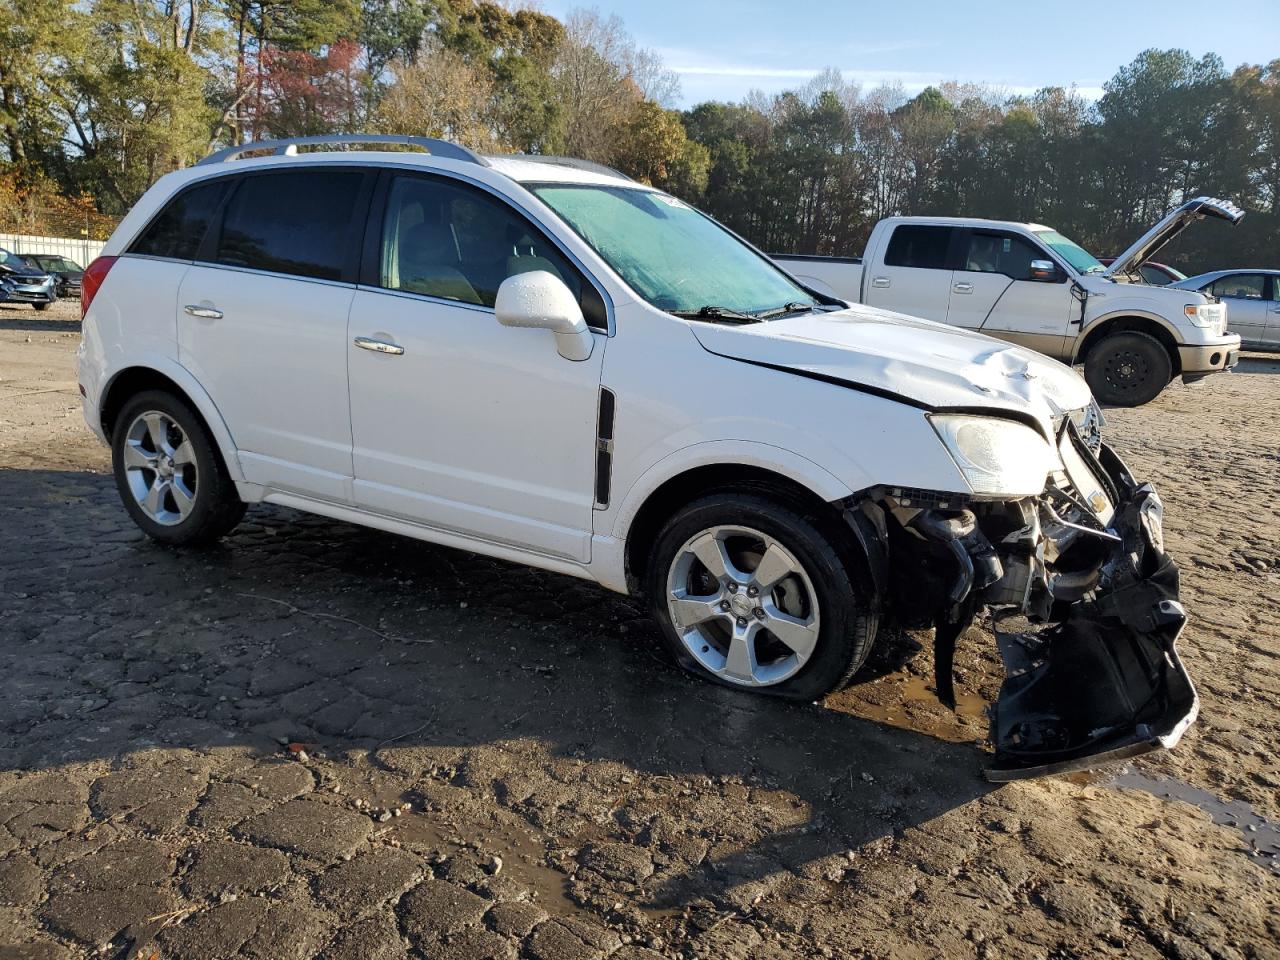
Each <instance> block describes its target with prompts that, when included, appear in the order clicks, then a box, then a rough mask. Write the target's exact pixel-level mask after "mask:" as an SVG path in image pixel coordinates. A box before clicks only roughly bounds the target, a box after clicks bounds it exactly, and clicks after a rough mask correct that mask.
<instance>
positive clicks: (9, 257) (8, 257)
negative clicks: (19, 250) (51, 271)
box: [0, 249, 30, 269]
mask: <svg viewBox="0 0 1280 960" xmlns="http://www.w3.org/2000/svg"><path fill="white" fill-rule="evenodd" d="M0 264H4V265H5V266H6V267H27V268H28V269H29V268H30V265H29V264H28V263H27V261H25V260H23V259H22V258H21V257H20V256H18V255H17V254H16V253H10V252H9V251H8V250H4V249H0Z"/></svg>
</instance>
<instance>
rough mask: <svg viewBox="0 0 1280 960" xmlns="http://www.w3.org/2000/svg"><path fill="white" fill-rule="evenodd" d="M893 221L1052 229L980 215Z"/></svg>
mask: <svg viewBox="0 0 1280 960" xmlns="http://www.w3.org/2000/svg"><path fill="white" fill-rule="evenodd" d="M889 219H890V220H892V221H893V222H894V223H919V224H924V225H926V226H928V225H936V226H945V227H973V226H978V227H991V228H993V229H1004V230H1011V229H1012V230H1052V229H1053V227H1046V226H1045V225H1044V224H1042V223H1023V222H1020V221H1017V220H986V219H983V218H982V217H890V218H889Z"/></svg>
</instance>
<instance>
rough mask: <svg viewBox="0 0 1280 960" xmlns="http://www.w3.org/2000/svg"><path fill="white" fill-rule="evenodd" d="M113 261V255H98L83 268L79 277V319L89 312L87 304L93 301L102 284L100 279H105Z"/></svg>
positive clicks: (114, 260)
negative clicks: (82, 274)
mask: <svg viewBox="0 0 1280 960" xmlns="http://www.w3.org/2000/svg"><path fill="white" fill-rule="evenodd" d="M115 262H116V258H115V257H98V259H96V260H94V261H93V263H91V264H89V266H87V267H85V268H84V276H83V277H81V278H80V319H81V320H83V319H84V318H85V315H86V314H87V313H88V312H89V304H91V303H93V298H94V296H95V295H96V294H97V292H98V288H99V287H101V286H102V281H103V280H105V279H107V272H108V271H109V270H110V269H111V266H112V264H114V263H115Z"/></svg>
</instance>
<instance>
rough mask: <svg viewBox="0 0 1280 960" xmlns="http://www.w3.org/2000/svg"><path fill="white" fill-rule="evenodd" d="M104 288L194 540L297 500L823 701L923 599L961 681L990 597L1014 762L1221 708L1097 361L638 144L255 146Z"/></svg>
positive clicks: (139, 492)
mask: <svg viewBox="0 0 1280 960" xmlns="http://www.w3.org/2000/svg"><path fill="white" fill-rule="evenodd" d="M339 143H340V145H342V146H345V147H346V148H348V149H344V150H337V151H328V152H325V151H320V150H315V151H312V152H309V153H303V154H299V153H298V152H297V147H298V146H299V145H302V146H320V145H323V144H331V145H336V144H339ZM382 143H396V144H399V145H401V146H402V147H403V146H413V147H417V148H421V149H423V150H425V151H427V152H426V153H422V152H417V153H415V152H410V151H406V150H399V151H388V150H376V149H375V148H376V147H377V146H378V145H379V144H382ZM264 152H267V153H270V154H271V155H267V156H258V157H254V158H249V159H243V157H244V156H245V155H246V154H251V153H258V154H261V153H264ZM83 307H84V339H83V344H82V347H81V352H80V357H79V380H80V387H81V391H82V393H83V394H84V398H85V399H84V412H85V417H86V419H87V421H88V423H89V426H90V427H91V428H92V429H93V430H94V431H95V432H96V433H97V434H98V435H99V436H100V437H101V438H102V439H103V440H105V441H106V442H108V443H109V444H110V445H111V448H112V454H113V463H114V469H115V477H116V482H117V485H118V487H119V490H120V495H121V497H122V499H123V501H124V505H125V507H126V508H127V509H128V511H129V513H130V514H131V515H132V517H133V519H134V520H135V521H136V522H137V524H138V525H139V526H140V527H141V528H142V529H143V530H144V531H145V532H146V533H147V534H149V535H150V536H152V537H154V538H155V539H157V540H159V541H162V542H164V543H170V544H188V543H195V542H199V541H207V540H209V539H211V538H215V537H220V536H222V535H223V534H226V533H227V532H228V531H230V530H231V529H232V528H233V527H234V526H235V525H236V523H237V521H238V520H239V519H240V517H241V516H242V514H243V512H244V509H245V504H247V503H261V502H266V503H273V504H280V505H284V506H289V507H294V508H296V509H299V510H305V511H310V512H312V513H317V514H322V515H324V516H327V517H332V518H335V519H338V520H345V521H349V522H352V523H359V524H366V525H368V526H372V527H377V528H379V529H382V530H388V531H392V532H395V533H400V534H404V535H406V536H410V537H418V538H420V539H423V540H429V541H432V542H434V543H439V544H445V545H447V546H452V547H461V548H465V549H468V550H472V551H475V552H478V553H483V554H489V555H491V556H495V557H500V558H503V559H505V560H510V561H516V562H520V563H526V564H530V565H532V566H536V567H542V568H545V569H547V570H554V571H557V572H560V573H567V574H570V575H573V576H577V577H585V578H587V579H591V580H595V581H596V582H597V583H599V584H601V585H602V586H604V587H606V588H608V589H610V590H616V591H618V592H622V593H631V592H643V593H645V594H647V596H648V597H649V598H650V600H651V602H652V608H653V613H654V616H655V618H656V619H657V621H658V622H659V624H660V626H661V629H662V633H663V635H664V636H665V638H666V642H667V644H668V646H669V647H670V649H671V652H672V653H673V654H674V656H675V658H676V659H677V660H678V661H679V662H680V663H681V664H682V665H684V666H685V667H686V668H688V669H689V670H691V671H693V672H694V673H697V674H699V675H702V676H705V677H709V678H712V679H715V680H718V681H720V682H723V683H726V684H729V685H731V686H735V687H739V688H745V689H750V690H756V691H760V692H767V693H774V694H778V695H781V696H785V697H790V698H796V699H813V698H816V697H821V696H822V695H823V694H825V693H827V692H828V691H829V690H831V689H833V688H835V687H836V686H838V685H840V684H842V683H844V682H845V681H847V680H848V679H849V677H850V676H851V675H852V674H853V673H854V671H856V670H857V669H858V667H859V666H860V665H861V664H862V662H863V661H864V660H865V658H866V656H867V653H868V651H869V649H870V647H871V645H872V643H873V642H874V640H875V637H876V632H877V626H878V625H879V624H880V623H882V622H885V621H891V622H893V623H895V624H900V625H906V626H930V625H932V626H935V627H936V634H937V641H936V650H935V658H936V664H937V671H936V672H937V684H938V692H939V694H940V695H941V696H942V698H943V699H944V700H947V701H951V669H950V658H951V651H952V648H953V646H954V643H955V640H956V638H957V637H958V636H959V635H960V634H961V633H962V632H963V630H964V629H965V627H967V626H968V625H969V624H970V623H971V622H972V620H973V619H974V616H975V614H976V613H977V612H980V611H982V610H984V609H989V610H991V611H992V612H993V614H994V615H995V620H994V623H995V626H996V628H997V634H998V636H999V637H1000V639H1001V646H1002V653H1003V655H1004V657H1005V660H1006V663H1007V665H1008V666H1009V668H1010V676H1009V678H1008V679H1007V680H1006V681H1005V684H1004V687H1003V689H1002V691H1001V696H1000V700H999V702H998V703H997V704H996V706H995V708H994V710H993V719H992V726H993V730H992V739H993V742H994V744H995V749H996V758H995V762H994V764H993V765H992V767H991V769H990V770H989V771H988V772H989V775H991V776H993V777H996V778H1005V779H1007V778H1011V777H1014V776H1024V775H1027V774H1028V773H1039V772H1045V771H1050V770H1065V769H1077V768H1081V767H1085V766H1090V765H1092V764H1094V763H1096V762H1097V761H1098V759H1099V758H1100V757H1117V756H1131V755H1133V754H1135V753H1141V752H1143V751H1145V750H1150V749H1155V748H1157V747H1159V746H1166V747H1167V746H1172V745H1173V744H1174V743H1176V742H1177V740H1178V738H1179V737H1180V736H1181V734H1182V732H1183V730H1184V729H1185V728H1186V726H1187V725H1188V724H1189V723H1190V722H1191V721H1192V719H1193V718H1194V715H1195V712H1196V707H1197V701H1196V697H1195V692H1194V690H1193V688H1192V685H1191V682H1190V680H1189V678H1188V677H1187V674H1186V672H1185V670H1184V669H1183V668H1182V665H1181V663H1180V662H1179V660H1178V656H1177V654H1176V652H1175V650H1174V640H1175V639H1176V637H1177V636H1178V633H1179V631H1180V629H1181V627H1182V625H1183V622H1184V619H1185V618H1184V614H1183V612H1182V609H1181V607H1180V606H1179V605H1178V603H1177V599H1176V598H1177V571H1176V568H1175V567H1174V566H1173V564H1172V562H1171V561H1170V560H1169V559H1168V558H1167V557H1166V556H1165V555H1164V553H1163V549H1162V540H1161V531H1160V513H1161V508H1160V501H1159V499H1158V498H1157V497H1156V495H1155V492H1154V491H1153V490H1152V489H1151V488H1150V487H1149V486H1145V485H1143V486H1139V485H1138V484H1137V483H1136V482H1135V481H1134V479H1133V478H1132V477H1131V475H1130V474H1129V472H1128V471H1127V470H1126V469H1125V467H1124V465H1123V464H1122V463H1121V462H1120V460H1119V459H1118V458H1117V456H1116V455H1115V454H1114V453H1113V452H1112V451H1111V450H1110V449H1109V448H1107V447H1106V446H1105V445H1102V444H1101V442H1100V440H1099V438H1098V436H1097V430H1098V427H1099V415H1098V412H1097V407H1096V406H1095V405H1094V404H1093V402H1092V400H1091V398H1090V396H1089V391H1088V389H1087V387H1086V386H1085V385H1084V383H1083V381H1082V380H1081V379H1080V378H1079V377H1078V376H1077V375H1076V374H1075V373H1073V372H1072V371H1071V370H1070V369H1068V368H1066V367H1064V366H1062V365H1060V364H1058V363H1056V362H1054V361H1051V360H1048V359H1046V358H1044V357H1041V356H1038V355H1036V354H1034V353H1031V352H1029V351H1026V350H1024V349H1021V348H1019V347H1014V346H1011V345H1008V344H1005V343H1000V342H997V341H995V340H991V339H988V338H987V337H984V336H981V335H978V334H974V333H969V332H965V331H963V330H957V329H954V328H950V327H946V326H942V325H939V324H934V323H929V322H927V321H921V320H915V319H910V318H907V317H902V316H898V315H895V314H890V313H885V312H883V311H879V310H874V309H870V308H866V307H856V306H855V307H847V306H846V305H845V304H843V303H841V302H840V301H838V300H835V299H833V298H830V297H827V296H824V295H822V294H821V293H819V292H817V291H814V290H811V289H807V288H805V287H803V286H801V285H799V284H798V283H797V282H796V281H794V280H793V279H791V278H790V277H788V276H787V274H785V273H783V272H782V271H781V270H779V269H778V268H777V267H775V266H774V265H773V264H772V263H771V262H770V261H769V259H768V258H767V257H765V256H764V255H763V254H761V253H760V252H759V251H758V250H756V249H755V248H753V247H751V246H749V245H748V244H746V243H745V242H743V241H742V240H741V239H739V238H737V237H736V236H734V235H733V234H732V233H730V232H728V231H727V230H725V229H723V228H722V227H720V226H719V225H717V224H716V223H715V222H714V221H712V220H710V219H709V218H707V217H706V216H704V215H703V214H701V213H699V212H698V211H697V210H695V209H693V208H692V207H690V206H688V205H687V204H685V203H683V202H682V201H680V200H678V199H676V198H675V197H672V196H669V195H667V194H665V193H662V192H660V191H657V190H654V189H652V188H650V187H647V186H643V185H641V184H638V183H634V182H632V181H630V180H628V179H627V178H625V177H623V176H621V175H619V174H617V173H616V172H614V171H611V170H608V169H606V168H602V167H598V166H596V165H593V164H588V163H584V162H581V161H574V160H563V159H558V158H548V157H481V156H478V155H476V154H474V153H472V152H471V151H469V150H466V149H464V148H462V147H459V146H457V145H455V144H450V143H445V142H441V141H434V140H424V139H418V138H405V137H378V136H371V137H347V138H342V139H341V141H336V140H334V139H332V138H328V139H326V138H307V139H303V140H299V141H294V142H292V143H282V142H281V143H268V144H250V145H247V146H243V147H235V148H231V149H228V150H225V151H222V152H221V153H219V154H215V155H214V156H212V157H210V158H208V159H207V160H205V161H203V162H202V163H201V164H199V165H197V166H196V167H194V168H192V169H189V170H183V171H180V172H177V173H173V174H170V175H169V176H167V177H165V178H163V179H162V180H161V181H160V182H159V183H157V184H156V185H155V186H154V187H152V188H151V190H149V191H148V192H147V194H146V195H145V196H144V197H143V198H142V200H141V201H139V203H138V205H137V206H136V207H135V208H134V209H133V211H132V212H131V213H130V214H129V215H128V216H127V217H126V218H125V220H124V222H123V223H121V225H120V227H119V228H118V229H117V230H116V232H115V234H114V235H113V236H112V238H111V240H110V241H109V242H108V244H107V246H106V249H105V251H104V254H103V256H102V257H101V258H100V259H98V260H97V261H95V262H94V263H93V264H92V265H91V266H90V267H89V268H88V270H87V271H86V272H85V276H84V281H83ZM1015 621H1017V622H1016V623H1015ZM1015 628H1016V629H1015Z"/></svg>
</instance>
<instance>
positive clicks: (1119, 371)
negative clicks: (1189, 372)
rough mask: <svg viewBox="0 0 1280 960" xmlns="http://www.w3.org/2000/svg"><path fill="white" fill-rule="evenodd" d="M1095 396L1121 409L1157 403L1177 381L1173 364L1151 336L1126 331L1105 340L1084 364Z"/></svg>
mask: <svg viewBox="0 0 1280 960" xmlns="http://www.w3.org/2000/svg"><path fill="white" fill-rule="evenodd" d="M1084 378H1085V380H1086V381H1088V384H1089V388H1090V389H1091V390H1092V391H1093V395H1094V396H1095V397H1097V398H1098V400H1100V401H1101V402H1103V403H1109V404H1112V405H1113V406H1117V407H1140V406H1142V404H1144V403H1150V402H1151V401H1152V400H1154V399H1155V398H1156V397H1157V396H1158V395H1159V393H1160V391H1161V390H1163V389H1164V388H1165V387H1166V386H1168V384H1169V381H1170V380H1171V379H1172V378H1173V361H1172V360H1170V359H1169V354H1168V352H1167V351H1166V350H1165V348H1164V346H1163V345H1162V344H1161V343H1160V341H1159V340H1157V339H1156V338H1155V337H1153V336H1151V334H1149V333H1139V332H1138V331H1136V330H1126V331H1124V332H1122V333H1112V334H1108V335H1107V336H1106V337H1103V338H1102V340H1101V341H1100V342H1099V343H1097V344H1095V345H1094V346H1093V348H1092V349H1091V350H1090V351H1089V355H1088V356H1087V357H1086V358H1085V361H1084Z"/></svg>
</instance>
